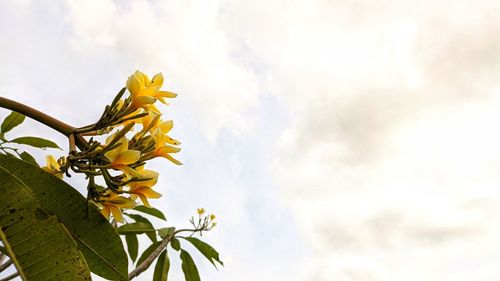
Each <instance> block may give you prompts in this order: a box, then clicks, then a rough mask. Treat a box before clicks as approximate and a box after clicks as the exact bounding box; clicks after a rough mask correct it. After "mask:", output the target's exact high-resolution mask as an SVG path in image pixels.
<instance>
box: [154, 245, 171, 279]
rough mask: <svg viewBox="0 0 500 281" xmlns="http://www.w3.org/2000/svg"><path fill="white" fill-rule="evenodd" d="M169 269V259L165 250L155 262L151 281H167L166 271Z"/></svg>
mask: <svg viewBox="0 0 500 281" xmlns="http://www.w3.org/2000/svg"><path fill="white" fill-rule="evenodd" d="M169 269H170V259H169V258H168V255H167V250H165V251H163V252H162V253H161V254H160V256H159V257H158V261H157V262H156V266H155V272H154V274H153V281H167V277H168V270H169Z"/></svg>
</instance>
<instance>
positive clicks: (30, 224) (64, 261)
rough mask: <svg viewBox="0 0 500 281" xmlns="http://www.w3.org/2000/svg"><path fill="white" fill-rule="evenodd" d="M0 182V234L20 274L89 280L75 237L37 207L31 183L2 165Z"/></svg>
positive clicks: (52, 216)
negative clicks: (29, 184)
mask: <svg viewBox="0 0 500 281" xmlns="http://www.w3.org/2000/svg"><path fill="white" fill-rule="evenodd" d="M28 165H30V164H28ZM30 166H32V165H30ZM0 182H1V183H2V184H1V185H0V194H2V196H0V225H1V226H2V227H1V228H0V238H1V240H2V244H3V245H4V246H5V248H6V250H7V252H9V257H10V258H11V259H12V261H13V262H14V264H15V266H16V269H17V271H18V272H19V274H20V276H21V278H22V279H23V280H48V279H51V280H91V278H90V270H89V267H88V265H87V263H86V262H85V258H84V257H83V255H82V253H81V252H80V251H79V250H78V246H77V244H76V242H75V240H73V238H72V237H71V235H70V234H69V233H68V231H67V230H66V228H65V227H64V225H62V224H60V223H59V222H58V220H57V217H56V216H54V215H51V214H48V213H46V212H45V211H43V210H42V209H41V208H40V205H39V204H38V202H37V200H36V198H35V196H33V193H32V192H31V190H30V186H28V185H27V183H26V182H23V181H22V180H21V179H19V178H18V177H16V176H15V175H13V174H12V173H11V172H9V171H8V170H6V169H5V168H4V167H0Z"/></svg>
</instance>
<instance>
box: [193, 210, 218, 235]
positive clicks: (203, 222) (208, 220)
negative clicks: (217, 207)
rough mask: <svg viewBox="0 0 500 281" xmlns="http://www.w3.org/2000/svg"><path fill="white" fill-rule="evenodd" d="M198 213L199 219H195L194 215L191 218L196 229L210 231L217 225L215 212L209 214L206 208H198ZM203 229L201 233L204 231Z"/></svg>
mask: <svg viewBox="0 0 500 281" xmlns="http://www.w3.org/2000/svg"><path fill="white" fill-rule="evenodd" d="M196 213H198V220H195V218H194V217H191V219H190V220H189V222H190V223H191V224H192V225H193V226H194V228H195V229H198V230H201V231H210V230H212V229H213V228H214V227H216V226H217V222H216V221H215V219H216V216H215V215H214V214H210V215H207V214H206V211H205V209H204V208H198V209H197V210H196ZM201 231H200V234H201V233H202V232H201Z"/></svg>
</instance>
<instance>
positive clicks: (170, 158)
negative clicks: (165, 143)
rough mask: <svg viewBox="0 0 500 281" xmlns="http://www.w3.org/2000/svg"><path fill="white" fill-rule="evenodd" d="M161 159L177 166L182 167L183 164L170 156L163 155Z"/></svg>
mask: <svg viewBox="0 0 500 281" xmlns="http://www.w3.org/2000/svg"><path fill="white" fill-rule="evenodd" d="M161 157H163V158H166V159H168V160H170V161H171V162H172V163H174V164H176V165H182V162H180V161H179V160H177V159H175V158H174V157H172V156H170V154H164V155H161Z"/></svg>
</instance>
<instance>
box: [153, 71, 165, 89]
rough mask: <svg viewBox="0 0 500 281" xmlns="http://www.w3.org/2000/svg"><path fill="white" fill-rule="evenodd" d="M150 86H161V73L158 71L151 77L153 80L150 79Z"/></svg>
mask: <svg viewBox="0 0 500 281" xmlns="http://www.w3.org/2000/svg"><path fill="white" fill-rule="evenodd" d="M151 85H152V86H158V87H161V86H162V85H163V74H161V72H160V73H158V74H156V75H155V76H154V77H153V80H152V81H151Z"/></svg>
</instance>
